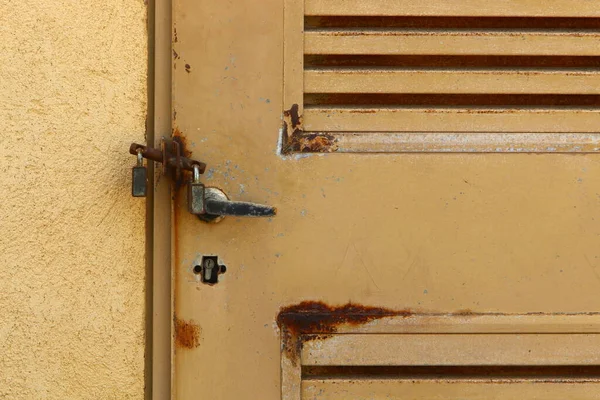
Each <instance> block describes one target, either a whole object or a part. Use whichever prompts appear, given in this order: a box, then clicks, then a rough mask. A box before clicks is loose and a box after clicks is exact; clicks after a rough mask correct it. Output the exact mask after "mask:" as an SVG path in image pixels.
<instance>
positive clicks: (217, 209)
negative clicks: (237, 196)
mask: <svg viewBox="0 0 600 400" xmlns="http://www.w3.org/2000/svg"><path fill="white" fill-rule="evenodd" d="M205 190H206V193H205V209H206V213H207V214H212V215H223V216H225V215H231V216H235V217H273V216H275V215H276V214H277V209H276V208H275V207H271V206H267V205H263V204H256V203H248V202H245V201H231V200H229V199H227V198H226V196H225V199H223V196H224V195H225V194H224V193H223V192H221V191H220V190H219V189H216V188H206V189H205ZM217 191H218V192H221V193H222V195H219V194H218V193H217Z"/></svg>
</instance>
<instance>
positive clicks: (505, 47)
mask: <svg viewBox="0 0 600 400" xmlns="http://www.w3.org/2000/svg"><path fill="white" fill-rule="evenodd" d="M598 8H599V9H600V7H598ZM304 53H305V54H334V55H335V54H352V55H359V54H369V55H403V54H411V55H415V54H420V55H434V54H444V55H529V56H552V55H563V56H564V55H567V56H593V55H599V54H600V34H598V33H568V32H562V33H549V32H501V31H492V32H483V31H368V30H365V31H359V30H354V31H353V30H346V31H308V32H306V33H305V35H304Z"/></svg>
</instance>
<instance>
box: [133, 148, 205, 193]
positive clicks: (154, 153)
mask: <svg viewBox="0 0 600 400" xmlns="http://www.w3.org/2000/svg"><path fill="white" fill-rule="evenodd" d="M183 150H184V149H183V144H182V143H181V142H180V141H179V140H177V138H175V139H173V140H167V139H166V138H164V137H163V138H162V139H161V141H160V149H155V148H152V147H148V146H144V145H143V144H138V143H131V146H130V147H129V154H133V155H137V154H138V152H141V154H142V157H144V158H147V159H148V160H152V161H156V162H158V163H161V164H162V171H163V174H165V175H166V174H167V173H169V172H172V176H173V180H174V181H175V182H176V183H181V182H182V179H183V174H182V171H193V170H194V166H197V167H198V170H199V171H200V173H201V174H203V173H204V171H205V170H206V164H205V163H203V162H201V161H196V160H192V159H190V158H187V157H185V156H183Z"/></svg>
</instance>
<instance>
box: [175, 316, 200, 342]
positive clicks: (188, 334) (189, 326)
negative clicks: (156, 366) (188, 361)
mask: <svg viewBox="0 0 600 400" xmlns="http://www.w3.org/2000/svg"><path fill="white" fill-rule="evenodd" d="M174 324H175V345H176V346H177V347H181V348H186V349H193V348H196V347H198V346H199V345H200V333H201V331H202V330H201V329H200V325H198V324H196V323H194V322H193V321H192V320H190V321H184V320H182V319H179V318H177V317H175V321H174Z"/></svg>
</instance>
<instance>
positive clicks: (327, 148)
mask: <svg viewBox="0 0 600 400" xmlns="http://www.w3.org/2000/svg"><path fill="white" fill-rule="evenodd" d="M336 142H337V139H336V138H335V137H334V136H333V135H331V134H328V133H310V134H296V135H292V137H291V140H290V143H289V144H290V147H291V150H292V151H296V152H300V153H332V152H334V151H336V150H337V144H336Z"/></svg>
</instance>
